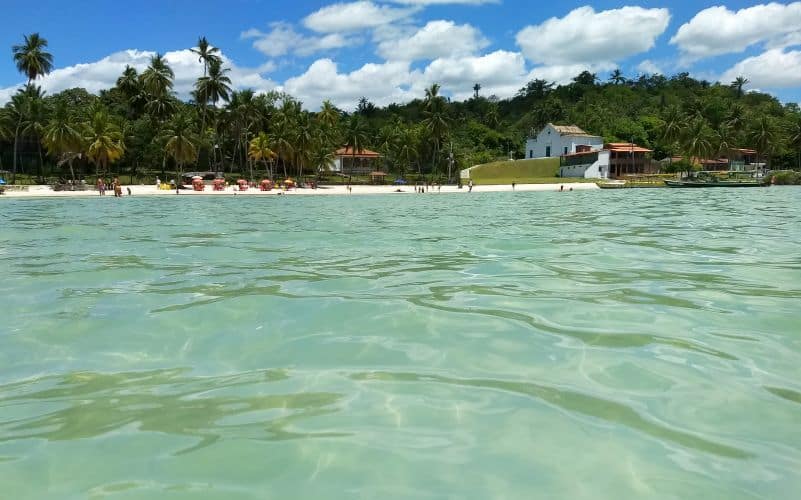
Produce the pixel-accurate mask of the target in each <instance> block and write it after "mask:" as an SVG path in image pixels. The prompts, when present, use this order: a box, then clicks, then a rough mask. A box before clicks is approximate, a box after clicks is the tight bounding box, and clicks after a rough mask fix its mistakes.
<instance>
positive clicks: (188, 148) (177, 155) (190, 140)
mask: <svg viewBox="0 0 801 500" xmlns="http://www.w3.org/2000/svg"><path fill="white" fill-rule="evenodd" d="M192 129H193V119H192V116H191V115H190V114H189V113H188V112H180V113H177V114H176V115H175V116H174V117H173V119H172V120H171V121H170V122H169V123H168V124H167V127H166V128H165V129H164V130H163V131H162V135H161V139H162V141H163V142H164V152H165V153H166V154H167V155H169V156H170V157H171V158H172V159H173V160H175V163H176V165H177V166H178V181H177V182H176V183H175V188H176V189H175V192H176V193H177V192H178V187H179V186H180V185H181V183H182V178H183V174H184V165H185V164H187V163H192V162H194V161H196V160H197V153H198V149H197V142H198V141H197V137H196V136H195V134H194V133H193V130H192Z"/></svg>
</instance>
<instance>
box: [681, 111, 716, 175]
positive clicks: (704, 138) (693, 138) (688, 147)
mask: <svg viewBox="0 0 801 500" xmlns="http://www.w3.org/2000/svg"><path fill="white" fill-rule="evenodd" d="M710 135H711V134H710V132H709V127H708V126H707V124H706V122H705V121H704V120H703V119H701V118H695V119H694V120H693V121H692V122H691V123H690V125H689V126H688V127H687V128H686V130H685V131H684V134H682V145H683V147H684V153H685V154H686V155H687V159H688V160H689V162H688V164H689V165H690V166H692V161H693V159H698V160H699V161H701V160H705V159H707V158H709V155H710V154H711V153H712V150H713V147H712V141H711V139H710Z"/></svg>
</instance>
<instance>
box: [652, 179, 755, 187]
mask: <svg viewBox="0 0 801 500" xmlns="http://www.w3.org/2000/svg"><path fill="white" fill-rule="evenodd" d="M665 184H666V185H667V187H672V188H706V187H760V186H762V185H763V184H762V182H761V181H758V180H749V181H730V180H718V181H712V180H710V181H705V180H695V179H687V180H681V181H665Z"/></svg>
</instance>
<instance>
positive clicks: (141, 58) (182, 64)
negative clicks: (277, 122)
mask: <svg viewBox="0 0 801 500" xmlns="http://www.w3.org/2000/svg"><path fill="white" fill-rule="evenodd" d="M153 55H155V52H150V51H142V50H134V49H131V50H124V51H120V52H116V53H114V54H111V55H109V56H106V57H104V58H102V59H100V60H99V61H95V62H91V63H82V64H76V65H74V66H68V67H66V68H59V69H56V70H54V71H53V72H51V73H50V74H48V75H46V76H45V77H43V78H41V79H39V80H37V82H36V84H37V85H41V86H42V89H43V90H45V91H47V92H48V93H50V94H53V93H56V92H60V91H62V90H65V89H69V88H73V87H81V88H85V89H86V90H87V91H89V92H92V93H98V92H100V91H101V90H104V89H109V88H111V87H113V86H114V85H115V84H116V82H117V78H119V76H120V75H121V74H122V72H123V70H124V69H125V66H126V65H127V66H131V67H133V68H135V69H136V70H137V71H139V72H140V73H141V72H142V71H144V70H145V69H146V68H147V65H148V63H149V62H150V58H151V57H152V56H153ZM222 57H223V62H224V64H225V66H226V67H229V68H231V72H230V73H229V75H228V76H229V77H230V78H231V81H232V82H233V84H234V85H235V86H236V87H237V88H246V87H247V88H253V89H254V90H256V91H261V92H264V91H267V90H270V89H272V88H275V84H274V83H273V82H272V81H270V80H269V79H266V78H264V77H263V76H262V74H264V73H267V72H269V71H272V69H274V68H273V65H272V63H269V62H268V63H265V64H264V65H262V66H260V67H258V68H244V67H241V66H237V65H236V64H234V63H233V62H232V61H231V60H230V59H228V58H227V57H226V56H225V55H223V56H222ZM164 58H165V60H166V61H167V63H168V64H169V65H170V67H171V68H172V70H173V71H174V72H175V88H174V90H175V92H176V93H177V94H178V95H179V96H180V97H181V98H187V97H188V96H189V92H190V91H191V90H192V88H193V86H194V83H195V80H196V79H197V78H198V77H199V76H202V75H203V65H202V64H200V63H199V62H198V60H197V55H195V54H193V53H192V52H191V51H190V50H189V49H184V50H177V51H172V52H167V53H165V54H164ZM21 85H22V84H20V85H17V86H14V87H8V88H5V89H0V103H3V102H6V101H7V100H8V99H9V98H10V96H11V95H12V94H13V93H14V92H16V90H17V89H18V88H19V87H20V86H21Z"/></svg>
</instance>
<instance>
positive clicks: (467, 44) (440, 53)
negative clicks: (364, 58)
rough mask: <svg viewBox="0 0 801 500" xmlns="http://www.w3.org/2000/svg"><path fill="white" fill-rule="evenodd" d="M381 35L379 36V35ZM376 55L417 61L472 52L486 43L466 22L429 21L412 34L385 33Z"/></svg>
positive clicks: (390, 58) (389, 58) (487, 43)
mask: <svg viewBox="0 0 801 500" xmlns="http://www.w3.org/2000/svg"><path fill="white" fill-rule="evenodd" d="M379 36H381V35H379ZM384 36H385V39H383V40H380V41H379V43H378V48H377V52H378V54H379V55H380V56H381V57H383V58H384V59H387V60H398V61H418V60H432V59H437V58H439V57H455V56H464V55H471V54H474V53H476V52H478V51H479V50H481V49H483V48H485V47H486V46H487V45H489V41H488V40H487V39H486V38H484V37H483V36H482V35H481V31H479V30H478V29H476V28H474V27H473V26H471V25H469V24H462V25H457V24H456V23H454V22H453V21H430V22H429V23H428V24H426V25H425V26H423V27H422V28H420V29H418V30H417V31H414V32H412V33H405V32H403V31H401V32H400V33H396V36H393V35H392V34H390V35H386V34H385V35H384Z"/></svg>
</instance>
